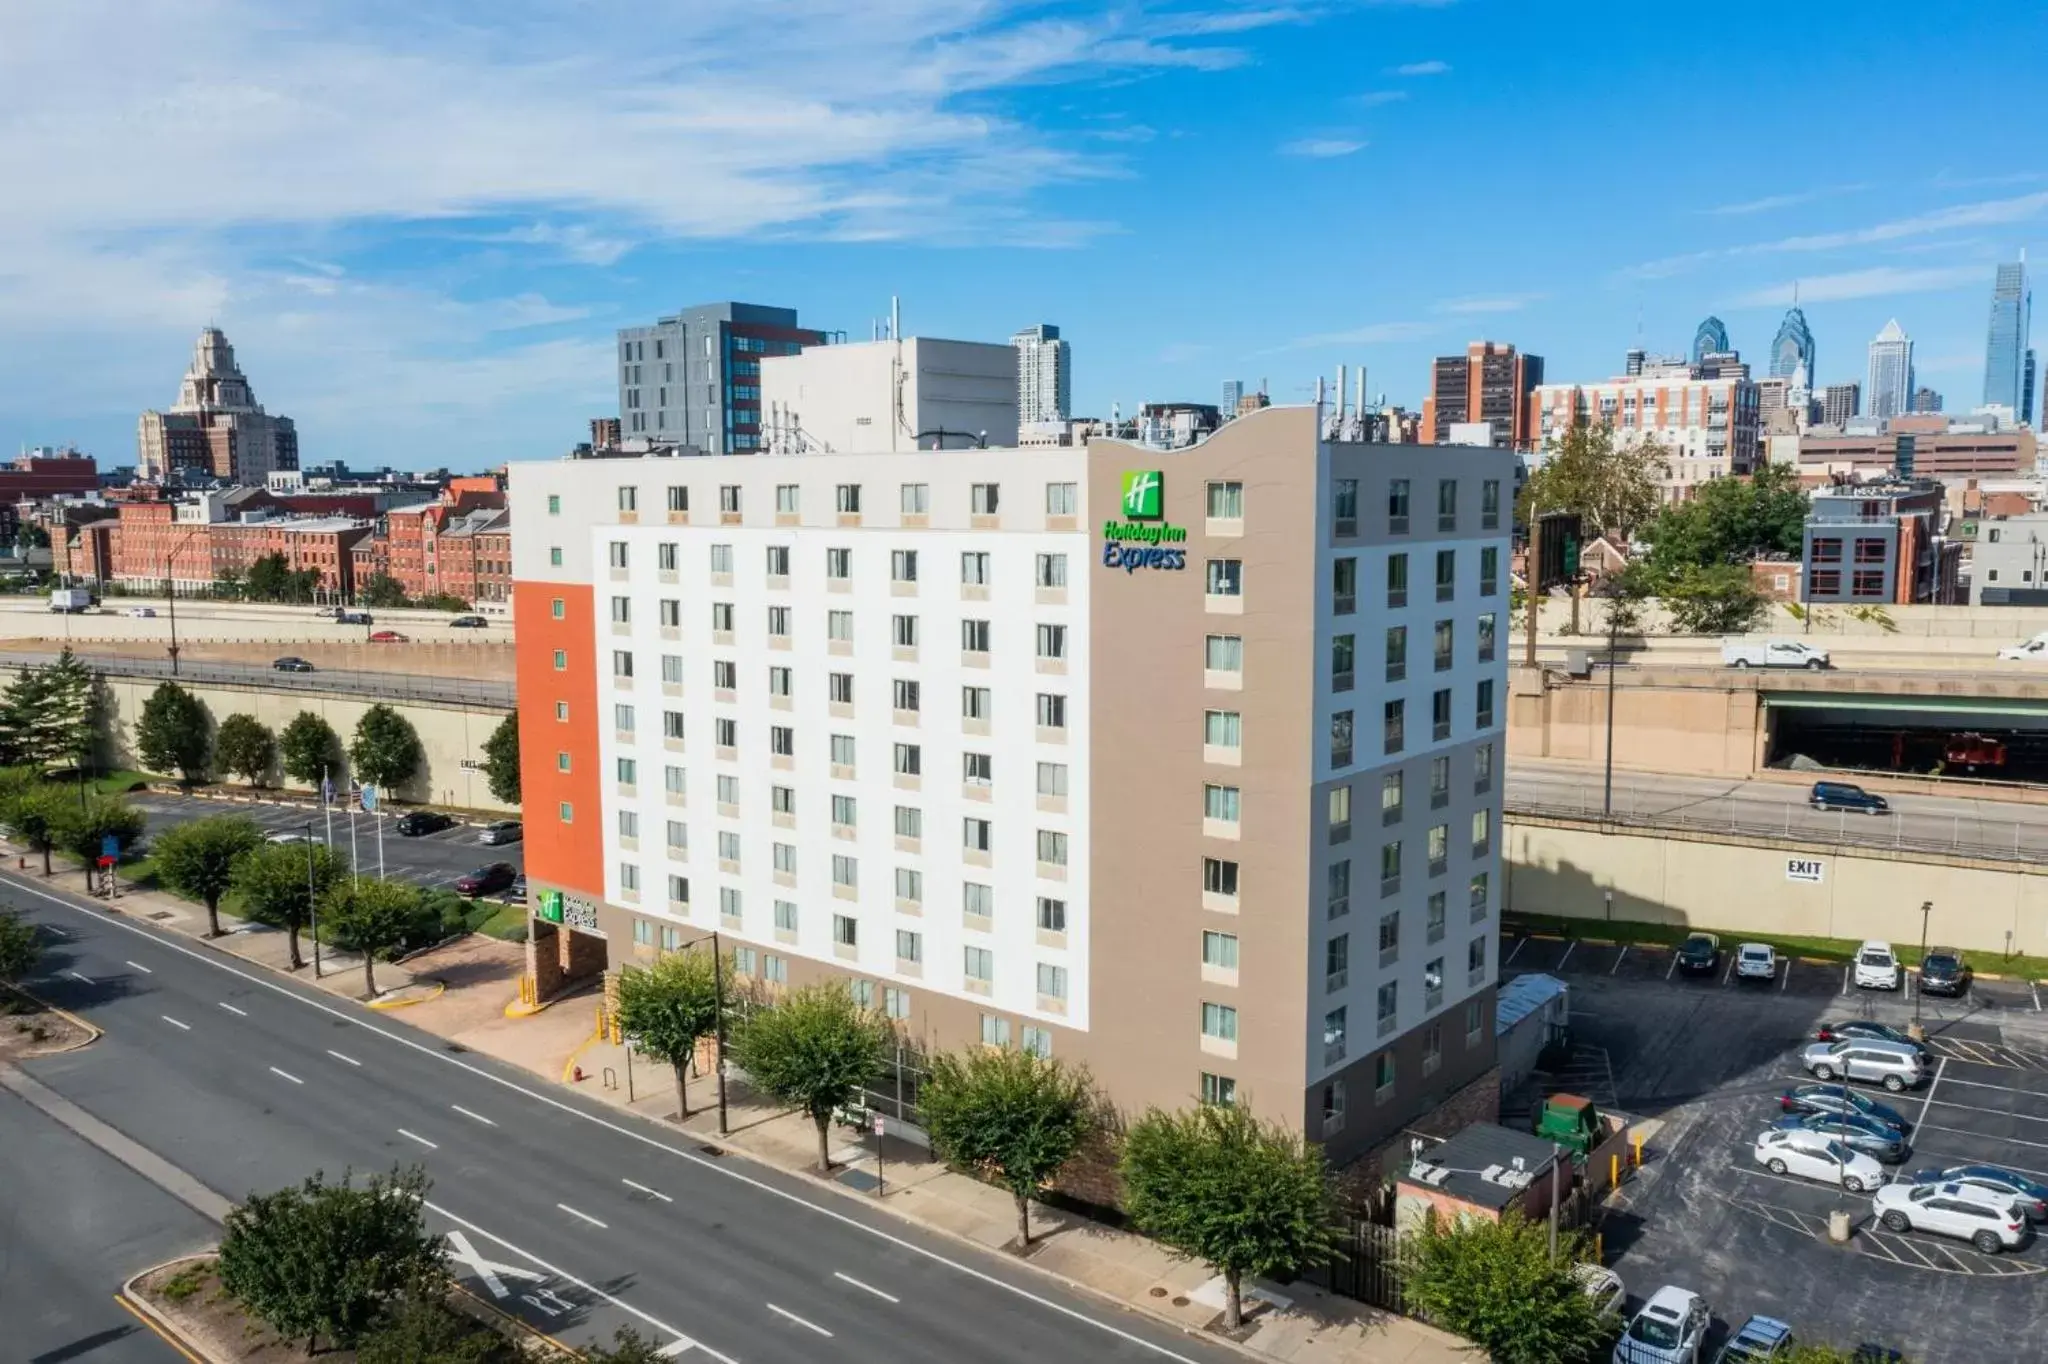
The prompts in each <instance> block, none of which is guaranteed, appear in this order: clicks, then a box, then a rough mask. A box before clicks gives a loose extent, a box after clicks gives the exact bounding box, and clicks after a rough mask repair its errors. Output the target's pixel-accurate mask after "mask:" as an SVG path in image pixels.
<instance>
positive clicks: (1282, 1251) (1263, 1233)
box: [1122, 1104, 1336, 1330]
mask: <svg viewBox="0 0 2048 1364" xmlns="http://www.w3.org/2000/svg"><path fill="white" fill-rule="evenodd" d="M1122 1173H1123V1183H1124V1210H1125V1211H1126V1212H1128V1213H1129V1214H1130V1216H1131V1221H1132V1222H1133V1223H1135V1224H1136V1225H1137V1227H1138V1228H1139V1230H1141V1231H1143V1232H1144V1233H1145V1234H1146V1235H1148V1236H1152V1237H1154V1238H1156V1239H1157V1240H1160V1241H1162V1242H1164V1243H1165V1244H1166V1245H1167V1246H1169V1247H1171V1248H1172V1249H1173V1250H1175V1251H1177V1252H1179V1253H1180V1254H1181V1255H1184V1256H1186V1257H1188V1258H1190V1259H1194V1260H1200V1261H1202V1262H1204V1263H1206V1264H1208V1265H1209V1266H1210V1267H1211V1268H1213V1269H1214V1270H1215V1271H1216V1272H1217V1273H1219V1274H1221V1275H1222V1276H1223V1286H1224V1294H1225V1296H1224V1307H1223V1324H1224V1326H1225V1328H1226V1329H1230V1330H1235V1329H1236V1328H1237V1327H1238V1326H1239V1325H1240V1324H1242V1322H1243V1320H1244V1310H1243V1286H1244V1279H1245V1276H1246V1275H1247V1274H1249V1275H1253V1276H1260V1275H1280V1276H1290V1275H1292V1274H1293V1273H1294V1272H1295V1271H1297V1270H1300V1269H1304V1268H1307V1267H1309V1266H1312V1265H1317V1264H1321V1263H1323V1262H1325V1261H1327V1260H1328V1259H1329V1258H1330V1256H1331V1255H1332V1254H1333V1253H1335V1248H1336V1242H1335V1237H1334V1233H1333V1227H1334V1224H1335V1220H1336V1210H1335V1207H1334V1204H1333V1202H1332V1199H1331V1194H1330V1181H1329V1174H1328V1172H1327V1171H1326V1170H1325V1169H1324V1166H1323V1153H1322V1151H1321V1150H1320V1149H1319V1148H1317V1147H1313V1146H1309V1145H1307V1144H1306V1143H1305V1142H1303V1140H1302V1139H1301V1137H1300V1136H1298V1135H1296V1134H1294V1133H1291V1132H1288V1131H1287V1130H1286V1129H1284V1128H1282V1127H1280V1126H1278V1125H1277V1124H1271V1123H1262V1122H1260V1121H1259V1120H1258V1119H1257V1118H1255V1117H1253V1116H1252V1114H1251V1112H1250V1110H1249V1109H1246V1108H1242V1107H1238V1106H1235V1105H1230V1106H1225V1105H1208V1104H1205V1105H1203V1106H1201V1107H1199V1108H1195V1109H1191V1110H1188V1111H1185V1112H1180V1113H1168V1112H1165V1111H1163V1110H1161V1109H1157V1108H1154V1109H1152V1110H1150V1111H1149V1112H1147V1113H1146V1114H1145V1116H1144V1117H1142V1118H1140V1119H1139V1120H1138V1121H1137V1122H1136V1123H1135V1124H1134V1125H1133V1126H1132V1127H1131V1130H1130V1132H1129V1134H1128V1135H1127V1136H1126V1137H1125V1139H1124V1154H1123V1161H1122Z"/></svg>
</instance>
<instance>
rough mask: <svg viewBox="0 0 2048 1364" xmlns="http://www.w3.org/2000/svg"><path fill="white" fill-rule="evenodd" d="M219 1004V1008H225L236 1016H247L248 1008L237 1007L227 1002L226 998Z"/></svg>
mask: <svg viewBox="0 0 2048 1364" xmlns="http://www.w3.org/2000/svg"><path fill="white" fill-rule="evenodd" d="M220 1006H221V1008H223V1009H226V1010H227V1011H228V1012H229V1013H231V1014H233V1015H234V1016H235V1017H236V1018H247V1017H248V1016H249V1013H248V1010H246V1009H237V1008H236V1007H235V1006H234V1005H232V1004H230V1003H228V1002H227V1001H226V1000H222V1001H220Z"/></svg>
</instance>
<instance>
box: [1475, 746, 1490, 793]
mask: <svg viewBox="0 0 2048 1364" xmlns="http://www.w3.org/2000/svg"><path fill="white" fill-rule="evenodd" d="M1472 786H1473V789H1474V790H1476V791H1487V790H1490V789H1492V786H1493V745H1492V744H1481V745H1479V747H1478V748H1476V749H1474V750H1473V751H1472Z"/></svg>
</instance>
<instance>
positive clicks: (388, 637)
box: [370, 630, 412, 644]
mask: <svg viewBox="0 0 2048 1364" xmlns="http://www.w3.org/2000/svg"><path fill="white" fill-rule="evenodd" d="M370 643H372V644H410V643H412V640H411V638H410V637H408V636H406V635H403V634H400V633H399V632H398V631H396V630H379V631H378V632H377V633H376V634H374V635H371V636H370Z"/></svg>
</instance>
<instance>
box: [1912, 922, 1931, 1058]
mask: <svg viewBox="0 0 2048 1364" xmlns="http://www.w3.org/2000/svg"><path fill="white" fill-rule="evenodd" d="M1933 912H1934V901H1932V900H1922V901H1921V902H1920V966H1921V968H1922V975H1921V977H1920V990H1919V993H1917V994H1915V995H1914V996H1913V1040H1914V1041H1916V1042H1919V1041H1924V1040H1925V1039H1926V1037H1927V1029H1925V1028H1923V1027H1921V1026H1920V1001H1921V1000H1923V999H1925V998H1926V997H1927V977H1926V974H1925V969H1926V966H1927V919H1928V916H1929V915H1931V914H1933Z"/></svg>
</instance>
